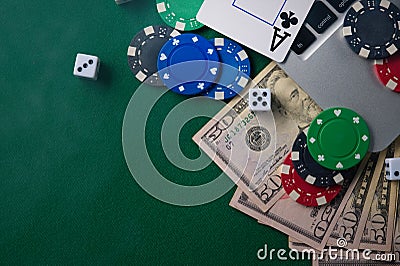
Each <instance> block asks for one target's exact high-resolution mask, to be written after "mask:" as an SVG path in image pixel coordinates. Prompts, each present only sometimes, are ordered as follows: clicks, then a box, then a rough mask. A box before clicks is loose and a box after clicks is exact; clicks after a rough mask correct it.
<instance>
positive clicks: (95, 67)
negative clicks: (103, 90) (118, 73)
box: [74, 54, 100, 80]
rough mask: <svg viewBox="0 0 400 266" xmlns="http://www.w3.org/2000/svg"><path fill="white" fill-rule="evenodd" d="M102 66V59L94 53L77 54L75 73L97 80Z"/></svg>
mask: <svg viewBox="0 0 400 266" xmlns="http://www.w3.org/2000/svg"><path fill="white" fill-rule="evenodd" d="M99 68H100V59H99V58H98V57H97V56H94V55H87V54H77V55H76V59H75V67H74V75H75V76H77V77H83V78H88V79H93V80H97V75H98V73H99Z"/></svg>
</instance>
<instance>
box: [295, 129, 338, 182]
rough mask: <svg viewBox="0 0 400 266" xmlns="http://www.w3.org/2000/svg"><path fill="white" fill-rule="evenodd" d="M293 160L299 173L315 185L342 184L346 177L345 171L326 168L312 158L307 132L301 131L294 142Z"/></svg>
mask: <svg viewBox="0 0 400 266" xmlns="http://www.w3.org/2000/svg"><path fill="white" fill-rule="evenodd" d="M292 162H293V165H294V168H295V170H296V172H297V174H299V176H300V177H301V178H302V179H304V181H306V182H307V183H309V184H311V185H314V186H318V187H328V186H333V185H337V184H341V183H342V182H343V180H344V178H345V172H340V171H336V170H331V169H328V168H325V167H323V166H321V165H320V164H318V163H317V162H316V161H315V160H314V159H313V158H312V156H311V154H310V152H309V151H308V148H307V135H306V132H301V133H300V134H299V135H298V136H297V138H296V140H295V142H294V143H293V147H292Z"/></svg>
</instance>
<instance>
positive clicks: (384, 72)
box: [375, 53, 400, 93]
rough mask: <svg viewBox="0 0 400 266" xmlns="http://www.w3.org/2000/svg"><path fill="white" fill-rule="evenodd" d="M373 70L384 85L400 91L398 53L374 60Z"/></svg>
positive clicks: (399, 59)
mask: <svg viewBox="0 0 400 266" xmlns="http://www.w3.org/2000/svg"><path fill="white" fill-rule="evenodd" d="M375 72H376V74H377V76H378V78H379V80H380V81H381V83H382V84H383V85H384V86H386V87H387V88H389V89H391V90H392V91H395V92H398V93H400V53H396V54H395V55H393V56H390V57H388V58H386V59H383V60H375Z"/></svg>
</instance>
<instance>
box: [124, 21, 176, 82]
mask: <svg viewBox="0 0 400 266" xmlns="http://www.w3.org/2000/svg"><path fill="white" fill-rule="evenodd" d="M178 35H180V33H179V32H178V31H177V30H175V29H173V28H171V27H169V26H148V27H146V28H144V29H143V30H141V31H140V32H138V33H137V34H136V35H135V37H133V39H132V41H131V43H130V45H129V47H128V52H127V55H128V65H129V68H130V69H131V71H132V73H133V75H134V76H135V77H136V78H137V79H138V80H139V81H141V82H144V81H146V83H149V84H151V85H154V86H163V85H164V84H163V82H162V81H161V80H160V78H159V76H158V73H157V56H158V53H159V51H160V49H161V48H162V47H163V46H164V44H165V43H166V42H167V41H168V40H169V39H171V38H173V37H176V36H178Z"/></svg>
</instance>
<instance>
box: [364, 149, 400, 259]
mask: <svg viewBox="0 0 400 266" xmlns="http://www.w3.org/2000/svg"><path fill="white" fill-rule="evenodd" d="M394 152H395V143H392V144H391V145H390V146H389V147H388V149H387V150H386V151H383V152H381V153H383V154H384V155H385V159H386V158H393V157H394ZM376 172H377V173H378V174H379V175H378V176H376V175H374V179H375V178H376V179H378V182H377V185H376V186H374V187H371V188H370V190H372V191H374V193H368V197H371V199H372V200H371V201H372V204H371V206H370V209H369V210H368V214H367V215H366V217H367V218H366V222H365V226H364V229H363V230H361V228H362V227H361V228H360V231H359V232H360V235H361V240H360V243H359V247H358V248H360V249H370V250H376V251H390V250H391V249H392V238H393V227H394V217H395V213H396V205H397V204H396V200H397V189H398V186H397V185H398V183H397V182H392V181H388V180H387V179H386V177H385V172H386V167H385V164H384V163H383V165H381V166H380V168H379V169H377V171H376ZM365 212H367V210H366V211H365ZM361 222H363V220H361Z"/></svg>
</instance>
